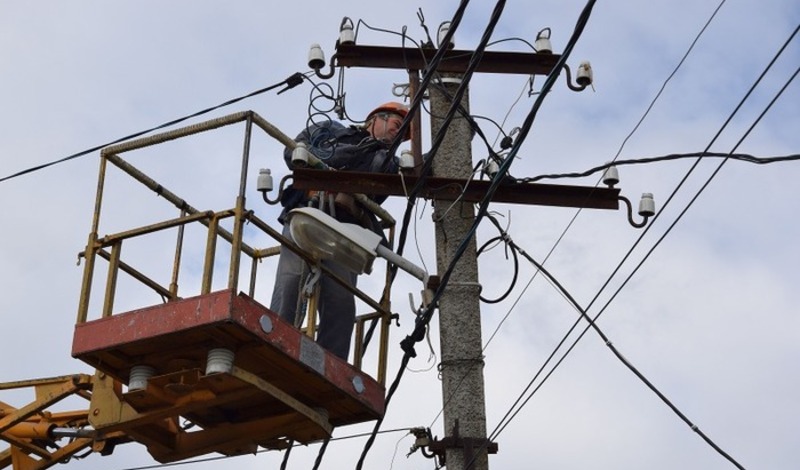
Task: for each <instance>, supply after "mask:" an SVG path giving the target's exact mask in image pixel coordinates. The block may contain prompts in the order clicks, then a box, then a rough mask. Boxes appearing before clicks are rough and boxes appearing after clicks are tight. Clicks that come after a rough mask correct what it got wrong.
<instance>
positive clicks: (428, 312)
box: [392, 0, 595, 468]
mask: <svg viewBox="0 0 800 470" xmlns="http://www.w3.org/2000/svg"><path fill="white" fill-rule="evenodd" d="M500 3H501V2H498V6H499V5H500ZM594 3H595V0H589V1H588V2H587V4H586V6H585V7H584V9H583V11H582V12H581V14H580V16H579V18H578V21H577V23H576V26H575V30H574V31H573V34H572V36H571V37H570V40H569V41H568V43H567V46H566V47H565V49H564V53H563V54H562V55H561V57H560V58H559V60H558V61H557V63H556V64H555V66H554V67H553V69H552V71H551V72H550V74H549V75H548V76H547V79H546V80H545V83H544V85H543V86H542V93H541V94H540V95H539V96H538V97H537V99H536V101H535V102H534V104H533V106H532V108H531V110H530V112H529V113H528V116H527V117H526V119H525V121H524V122H523V125H522V127H521V129H520V135H519V138H518V139H517V140H516V142H515V143H514V145H513V146H512V149H511V151H510V152H509V155H508V157H507V158H506V159H505V160H504V161H503V162H502V164H501V165H500V168H499V170H498V173H497V175H496V176H495V178H494V179H493V180H492V184H491V185H490V186H489V188H488V190H487V192H486V195H485V196H484V198H483V200H482V201H481V204H480V206H479V209H478V212H477V214H476V216H475V220H474V222H473V224H472V227H471V229H470V230H469V231H468V233H467V235H466V236H465V237H464V239H463V240H462V242H461V244H460V245H459V247H458V248H457V249H456V251H455V253H454V255H453V259H452V261H451V263H450V265H449V266H448V268H447V270H446V271H445V273H444V274H443V275H442V276H441V281H440V282H441V283H440V286H439V288H438V289H437V291H436V292H435V293H434V295H433V298H432V301H431V302H430V304H429V306H428V307H427V308H426V309H425V311H423V312H422V313H421V314H420V315H418V317H417V319H416V326H415V329H414V332H413V333H412V334H411V335H409V336H407V337H406V338H405V339H404V340H403V341H402V342H401V346H402V347H403V350H404V355H403V362H406V363H407V361H408V359H407V358H408V357H409V356H414V355H416V353H415V352H414V349H413V344H414V343H415V342H418V341H420V340H421V339H422V338H423V337H424V331H425V328H426V327H427V324H428V323H429V322H430V320H431V318H432V315H433V309H434V307H435V306H436V304H437V302H438V300H439V299H440V298H441V296H442V294H443V291H444V289H445V287H446V286H447V283H448V281H449V279H450V276H451V274H452V272H453V270H454V269H455V265H456V263H457V262H458V261H459V259H460V258H461V256H463V254H464V252H465V251H466V249H467V247H468V245H469V242H470V240H471V239H472V237H473V236H474V235H475V232H476V231H477V227H478V225H479V224H480V222H481V220H482V219H483V217H485V216H486V214H487V213H488V212H487V211H488V206H489V203H490V202H491V200H492V196H493V195H494V193H495V192H496V190H497V188H498V186H499V184H500V182H501V181H502V180H503V178H504V177H505V175H506V174H507V173H508V169H509V167H510V165H511V163H512V162H513V161H514V158H515V156H516V154H517V153H518V152H519V148H520V146H521V145H522V142H523V141H524V140H525V138H526V137H527V135H528V133H529V132H530V129H531V127H532V126H533V121H534V120H535V118H536V116H537V114H538V111H539V109H540V108H541V105H542V102H543V100H544V98H545V97H546V96H547V94H548V93H549V91H550V89H552V87H553V85H554V84H555V82H556V80H557V79H558V76H559V74H560V70H561V68H562V67H564V64H565V63H566V60H567V59H568V57H569V56H570V54H571V52H572V49H573V48H574V47H575V44H576V43H577V40H578V38H580V36H581V34H582V33H583V29H584V28H585V26H586V23H587V22H588V20H589V17H590V16H591V10H592V8H593V7H594ZM495 11H497V8H496V10H495ZM452 110H453V107H452V106H451V111H452ZM450 114H452V113H450ZM400 376H402V372H401V373H400V374H398V379H395V383H396V382H397V381H399V377H400ZM392 385H393V386H394V385H395V384H394V383H393V384H392ZM487 445H488V441H487V442H486V443H485V444H484V445H482V446H480V447H479V449H477V450H476V452H475V453H473V455H472V459H471V460H470V462H469V463H468V464H467V465H466V468H469V467H470V465H472V463H473V462H474V460H475V459H476V458H477V457H478V456H479V455H480V454H482V452H483V451H485V450H486V446H487Z"/></svg>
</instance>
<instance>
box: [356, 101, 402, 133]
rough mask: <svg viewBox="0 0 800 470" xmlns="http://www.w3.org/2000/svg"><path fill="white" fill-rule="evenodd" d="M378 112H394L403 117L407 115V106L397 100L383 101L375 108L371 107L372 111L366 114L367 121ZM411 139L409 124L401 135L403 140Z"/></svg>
mask: <svg viewBox="0 0 800 470" xmlns="http://www.w3.org/2000/svg"><path fill="white" fill-rule="evenodd" d="M378 113H395V114H398V115H400V116H401V117H402V118H403V119H405V118H406V116H408V106H406V105H404V104H403V103H398V102H397V101H389V102H386V103H383V104H382V105H380V106H378V107H377V108H375V109H373V110H372V111H370V112H369V114H367V121H369V119H370V118H371V117H372V116H373V115H375V114H378ZM409 139H411V126H408V127H407V128H406V133H405V135H404V136H403V140H409Z"/></svg>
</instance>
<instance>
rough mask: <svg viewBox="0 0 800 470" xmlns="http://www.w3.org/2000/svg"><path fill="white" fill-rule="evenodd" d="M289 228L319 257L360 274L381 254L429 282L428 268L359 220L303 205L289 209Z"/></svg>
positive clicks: (306, 247)
mask: <svg viewBox="0 0 800 470" xmlns="http://www.w3.org/2000/svg"><path fill="white" fill-rule="evenodd" d="M289 231H290V232H291V234H292V238H293V239H294V241H295V243H297V245H298V246H300V248H302V249H303V250H305V251H308V252H309V253H311V255H312V256H313V257H314V258H316V259H318V260H331V261H334V262H336V263H339V264H341V265H342V266H344V267H346V268H347V269H349V270H351V271H353V272H355V273H357V274H361V273H367V274H369V273H370V272H372V263H373V261H375V258H376V257H378V256H380V257H381V258H384V259H386V260H388V261H390V262H391V263H393V264H395V265H397V267H399V268H400V269H402V270H403V271H405V272H407V273H409V274H411V275H412V276H414V277H416V278H417V279H419V280H420V281H422V282H423V284H424V285H425V286H426V287H427V285H428V280H429V277H430V276H429V275H428V273H427V271H425V270H424V269H423V268H421V267H419V266H417V265H415V264H413V263H412V262H410V261H409V260H407V259H405V258H403V257H402V256H400V255H398V254H397V253H395V252H393V251H392V250H390V249H389V248H387V247H386V246H384V245H382V244H381V242H382V241H383V238H382V237H381V236H380V235H378V234H376V233H375V232H373V231H371V230H369V229H366V228H363V227H360V226H358V225H356V224H348V223H344V222H339V221H338V220H336V219H334V218H333V217H331V216H329V215H328V214H326V213H324V212H322V211H321V210H319V209H315V208H313V207H302V208H298V209H293V210H292V211H290V212H289Z"/></svg>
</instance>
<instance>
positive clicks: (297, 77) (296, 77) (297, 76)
mask: <svg viewBox="0 0 800 470" xmlns="http://www.w3.org/2000/svg"><path fill="white" fill-rule="evenodd" d="M304 79H305V77H304V76H303V74H301V73H299V72H296V73H294V74H292V75H290V76H289V78H287V79H286V80H283V81H282V82H278V83H276V84H274V85H270V86H268V87H266V88H262V89H260V90H256V91H254V92H251V93H248V94H246V95H243V96H240V97H238V98H233V99H231V100H228V101H225V102H224V103H221V104H218V105H216V106H212V107H210V108H206V109H203V110H201V111H197V112H196V113H193V114H189V115H188V116H184V117H182V118H178V119H174V120H172V121H169V122H165V123H164V124H161V125H158V126H156V127H152V128H150V129H147V130H144V131H140V132H136V133H134V134H131V135H128V136H126V137H122V138H119V139H116V140H113V141H111V142H108V143H106V144H103V145H98V146H96V147H92V148H90V149H87V150H84V151H82V152H78V153H75V154H72V155H70V156H68V157H64V158H61V159H59V160H54V161H52V162H50V163H44V164H42V165H37V166H35V167H31V168H28V169H26V170H22V171H19V172H17V173H14V174H11V175H8V176H4V177H2V178H0V183H2V182H4V181H8V180H10V179H13V178H17V177H19V176H22V175H27V174H29V173H33V172H36V171H39V170H43V169H45V168H48V167H51V166H54V165H57V164H59V163H64V162H66V161H69V160H73V159H75V158H78V157H82V156H84V155H88V154H90V153H93V152H96V151H98V150H101V149H103V148H105V147H108V146H109V145H114V144H118V143H120V142H124V141H126V140H130V139H133V138H136V137H140V136H142V135H145V134H149V133H150V132H153V131H157V130H159V129H163V128H165V127H169V126H173V125H175V124H178V123H181V122H183V121H186V120H188V119H192V118H195V117H198V116H201V115H203V114H207V113H210V112H211V111H215V110H217V109H219V108H222V107H225V106H229V105H231V104H234V103H237V102H239V101H242V100H244V99H247V98H251V97H253V96H256V95H260V94H262V93H266V92H268V91H270V90H273V89H275V88H278V87H279V86H281V85H286V88H284V89H283V90H281V91H279V92H278V94H280V93H283V92H284V91H286V90H288V89H290V88H294V87H296V86H297V85H299V84H301V83H303V80H304Z"/></svg>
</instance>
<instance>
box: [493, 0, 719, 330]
mask: <svg viewBox="0 0 800 470" xmlns="http://www.w3.org/2000/svg"><path fill="white" fill-rule="evenodd" d="M725 1H726V0H722V1H721V2H720V3H719V5H717V8H716V9H715V10H714V11H713V12H712V14H711V16H710V17H709V19H708V20H707V21H706V23H705V24H704V25H703V27H702V28H701V29H700V31H699V32H698V33H697V35H696V36H695V38H694V40H693V41H692V42H691V44H690V45H689V48H688V49H687V51H686V53H684V55H683V57H682V58H681V60H680V61H678V64H677V65H676V66H675V68H674V69H673V70H672V72H671V73H670V74H669V76H668V77H667V78H666V79H665V80H664V83H663V84H662V85H661V88H660V90H659V91H658V93H657V94H656V96H655V97H653V99H652V100H651V102H650V104H649V106H648V107H647V109H646V110H645V112H644V113H643V115H642V117H641V118H640V119H639V121H638V122H637V124H636V125H635V126H634V128H633V130H631V132H630V133H629V134H628V136H627V137H626V138H625V140H624V141H623V143H622V145H620V148H619V150H618V151H617V154H616V155H615V156H614V159H613V161H616V159H617V157H619V155H620V153H621V152H622V149H623V147H624V146H625V143H626V142H627V141H628V139H630V137H631V136H632V135H633V134H634V133H635V132H636V131H637V130H638V128H639V126H640V125H641V124H642V122H643V121H644V120H645V118H646V117H647V116H648V115H649V113H650V110H651V109H652V108H653V106H654V105H655V103H656V102H657V101H658V99H659V98H660V96H661V93H662V92H663V91H664V89H665V88H666V86H667V84H668V83H669V82H670V80H671V79H672V77H674V76H675V74H676V73H677V72H678V70H679V69H680V68H681V66H682V65H683V63H684V62H685V61H686V58H687V57H688V56H689V54H690V53H691V52H692V50H693V49H694V46H695V44H697V42H698V41H699V39H700V37H701V36H702V35H703V33H704V32H705V30H706V29H707V28H708V26H709V25H710V24H711V22H712V21H713V19H714V18H715V17H716V14H717V12H718V11H719V10H720V8H721V7H722V5H723V4H724V3H725ZM582 212H583V210H582V209H580V208H579V209H578V210H576V211H575V214H574V215H573V216H572V218H571V219H570V221H569V222H568V223H567V225H566V227H564V230H563V231H562V232H561V235H560V236H559V237H558V239H557V240H556V241H555V243H554V244H553V246H552V247H551V248H550V251H549V252H548V253H547V256H545V258H544V260H543V263H547V261H548V260H549V259H550V256H552V254H553V253H554V252H555V250H556V248H558V246H559V245H560V244H561V241H562V240H563V239H564V238H565V237H566V235H567V233H568V232H569V231H570V229H571V228H572V226H573V225H574V224H575V221H576V220H577V218H578V216H579V215H580V214H581V213H582ZM646 232H647V229H645V233H646ZM642 235H644V233H643V234H642ZM637 243H638V242H637ZM635 246H636V245H634V247H635ZM612 276H613V274H612ZM534 277H535V274H534ZM532 281H533V278H531V280H530V282H532ZM530 282H529V284H530ZM609 282H610V279H609ZM599 294H600V293H598V295H599ZM510 314H511V312H510V311H509V312H508V314H506V317H504V318H503V319H502V320H501V321H500V323H498V325H497V327H496V329H495V331H494V333H493V334H492V335H491V337H492V338H494V335H495V334H496V333H497V331H498V330H499V329H500V328H501V327H502V326H503V324H504V323H505V321H506V319H507V318H508V315H510Z"/></svg>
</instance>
